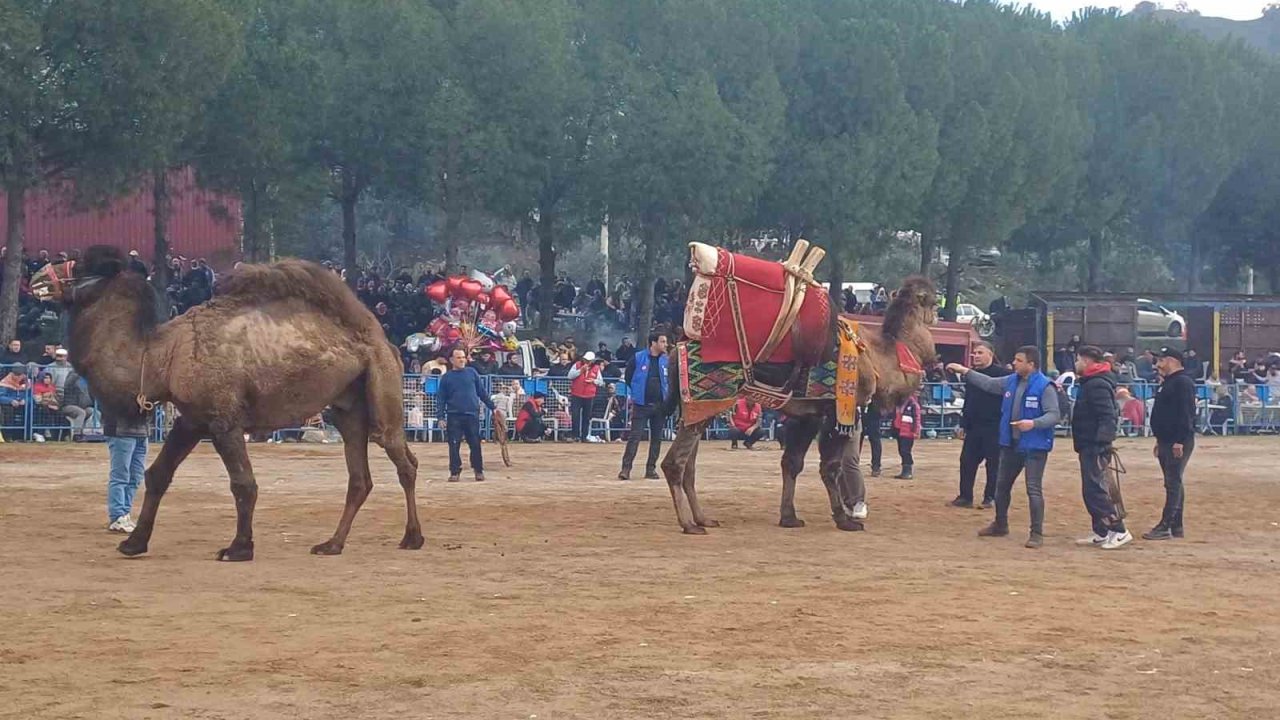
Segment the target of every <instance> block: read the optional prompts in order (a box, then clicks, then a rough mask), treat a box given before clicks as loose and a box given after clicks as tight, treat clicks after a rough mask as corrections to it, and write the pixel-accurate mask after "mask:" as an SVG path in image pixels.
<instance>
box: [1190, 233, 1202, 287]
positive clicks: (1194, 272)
mask: <svg viewBox="0 0 1280 720" xmlns="http://www.w3.org/2000/svg"><path fill="white" fill-rule="evenodd" d="M1188 245H1189V246H1190V250H1191V252H1190V253H1189V254H1190V256H1191V257H1190V259H1189V261H1188V262H1187V292H1189V293H1196V292H1200V271H1201V270H1202V269H1203V268H1204V256H1203V254H1202V248H1201V247H1200V240H1199V239H1198V238H1196V237H1195V236H1194V235H1193V236H1192V237H1191V239H1190V242H1189V243H1188Z"/></svg>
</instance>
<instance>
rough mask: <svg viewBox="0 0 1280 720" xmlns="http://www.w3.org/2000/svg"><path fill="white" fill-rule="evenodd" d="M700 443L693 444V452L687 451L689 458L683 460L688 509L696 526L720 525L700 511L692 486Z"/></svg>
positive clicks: (699, 504) (696, 495)
mask: <svg viewBox="0 0 1280 720" xmlns="http://www.w3.org/2000/svg"><path fill="white" fill-rule="evenodd" d="M699 436H701V433H699ZM701 445H702V443H701V442H699V443H697V444H696V445H694V446H693V452H691V453H689V459H688V460H687V461H685V466H684V474H683V478H684V494H685V497H687V498H688V499H689V509H690V510H691V511H693V521H694V522H695V523H697V524H698V527H704V528H709V527H720V523H719V522H717V521H715V520H712V519H711V518H709V517H707V514H706V513H705V512H703V511H702V504H701V503H699V502H698V491H697V490H696V489H694V487H693V485H694V481H695V480H696V479H697V477H698V447H699V446H701Z"/></svg>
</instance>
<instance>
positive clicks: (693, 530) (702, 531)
mask: <svg viewBox="0 0 1280 720" xmlns="http://www.w3.org/2000/svg"><path fill="white" fill-rule="evenodd" d="M681 532H683V533H684V534H685V535H706V534H707V529H706V528H704V527H701V526H698V525H690V526H689V527H687V528H684V529H683V530H682V531H681Z"/></svg>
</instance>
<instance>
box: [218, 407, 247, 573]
mask: <svg viewBox="0 0 1280 720" xmlns="http://www.w3.org/2000/svg"><path fill="white" fill-rule="evenodd" d="M213 447H214V449H215V450H217V451H218V456H219V457H221V458H222V464H223V465H225V466H226V468H227V475H229V476H230V477H231V495H232V496H233V497H235V499H236V536H235V539H234V540H232V541H231V545H230V546H229V547H225V548H223V549H221V550H219V551H218V559H219V560H226V561H228V562H239V561H244V560H252V559H253V508H254V506H255V505H257V504H258V481H257V480H255V479H254V477H253V466H252V465H250V464H249V449H248V448H247V447H246V446H245V444H244V431H243V430H241V429H240V428H233V429H232V430H229V431H227V432H224V433H219V434H217V435H214V436H213Z"/></svg>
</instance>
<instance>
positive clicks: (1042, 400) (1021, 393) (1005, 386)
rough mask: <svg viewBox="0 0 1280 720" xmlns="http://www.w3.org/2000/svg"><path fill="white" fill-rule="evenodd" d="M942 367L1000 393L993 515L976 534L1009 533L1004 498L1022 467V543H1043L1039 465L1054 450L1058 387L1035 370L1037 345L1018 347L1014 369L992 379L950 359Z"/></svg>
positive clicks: (976, 386)
mask: <svg viewBox="0 0 1280 720" xmlns="http://www.w3.org/2000/svg"><path fill="white" fill-rule="evenodd" d="M947 370H949V371H951V372H954V373H956V374H958V375H960V376H961V377H963V378H964V381H965V384H966V385H967V386H968V387H970V388H973V389H975V390H978V391H981V392H986V393H990V394H992V395H999V396H1001V397H1003V401H1002V404H1001V406H1000V473H999V476H998V479H999V482H998V483H997V485H996V519H995V520H994V521H993V522H992V523H991V524H990V525H988V526H987V527H985V528H983V529H981V530H979V531H978V535H979V536H981V537H1002V536H1005V535H1008V534H1009V503H1010V502H1011V501H1012V495H1013V483H1014V481H1016V480H1017V479H1018V476H1019V475H1021V474H1022V471H1023V470H1024V469H1025V470H1026V471H1027V502H1028V504H1029V505H1030V509H1031V535H1030V536H1029V537H1028V538H1027V543H1026V547H1029V548H1038V547H1040V546H1041V545H1043V544H1044V487H1043V485H1044V468H1045V465H1046V464H1047V463H1048V461H1049V452H1050V451H1052V450H1053V428H1054V427H1055V426H1056V425H1057V424H1058V420H1059V419H1060V418H1061V417H1062V416H1061V414H1060V413H1059V412H1058V391H1057V390H1056V389H1055V388H1054V386H1053V382H1052V381H1051V380H1049V378H1048V377H1046V376H1045V374H1044V373H1043V372H1041V371H1040V350H1039V348H1037V347H1035V346H1034V345H1024V346H1023V347H1020V348H1018V352H1017V353H1015V354H1014V356H1013V374H1012V375H1010V376H1008V377H1007V378H993V377H988V376H986V375H983V374H982V373H976V372H973V371H972V370H970V369H969V368H967V367H965V366H963V365H961V364H959V363H951V364H950V365H948V366H947Z"/></svg>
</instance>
